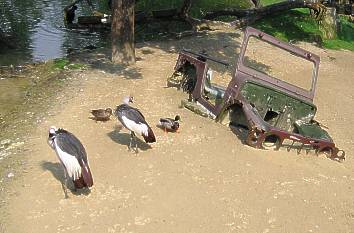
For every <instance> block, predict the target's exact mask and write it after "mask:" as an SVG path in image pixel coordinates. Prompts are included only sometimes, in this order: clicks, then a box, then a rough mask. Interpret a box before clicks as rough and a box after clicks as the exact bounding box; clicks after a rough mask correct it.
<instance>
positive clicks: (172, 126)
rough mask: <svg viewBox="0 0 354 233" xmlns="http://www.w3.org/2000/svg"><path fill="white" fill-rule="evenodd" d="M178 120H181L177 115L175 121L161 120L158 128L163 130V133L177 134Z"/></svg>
mask: <svg viewBox="0 0 354 233" xmlns="http://www.w3.org/2000/svg"><path fill="white" fill-rule="evenodd" d="M179 120H181V117H180V116H179V115H176V117H175V119H172V118H161V119H160V121H159V124H158V126H159V127H161V128H163V129H164V130H165V132H167V131H169V132H177V131H178V129H179V122H178V121H179Z"/></svg>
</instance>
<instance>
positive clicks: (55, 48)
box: [0, 0, 110, 123]
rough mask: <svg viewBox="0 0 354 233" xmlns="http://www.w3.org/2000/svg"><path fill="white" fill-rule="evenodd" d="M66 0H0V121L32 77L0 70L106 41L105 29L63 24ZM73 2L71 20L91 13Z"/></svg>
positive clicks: (101, 7) (83, 4)
mask: <svg viewBox="0 0 354 233" xmlns="http://www.w3.org/2000/svg"><path fill="white" fill-rule="evenodd" d="M70 2H71V1H69V0H66V1H64V0H56V1H51V0H44V1H43V0H0V33H1V34H2V35H3V37H2V38H6V40H4V39H2V40H0V123H1V118H2V117H4V116H5V115H6V114H8V113H9V112H11V111H12V109H14V108H15V107H16V106H17V105H19V104H20V103H22V102H23V100H24V98H25V95H26V92H27V89H28V88H29V87H30V86H31V85H33V78H32V79H29V78H28V77H26V75H21V73H20V74H19V75H16V76H12V75H8V74H9V73H8V72H3V70H9V69H10V70H11V67H15V68H14V69H16V67H17V66H22V65H24V64H26V63H33V62H43V61H47V60H50V59H54V58H59V57H65V56H66V55H67V54H68V52H69V51H71V52H73V51H80V50H81V49H83V48H85V47H88V46H90V47H92V46H94V47H104V46H106V45H107V44H108V43H109V37H110V36H109V32H107V31H89V30H73V29H68V28H66V27H65V24H64V19H63V9H64V7H65V6H66V5H67V4H69V3H70ZM93 3H94V6H95V9H96V10H99V11H101V12H105V13H107V12H108V7H107V5H106V4H105V3H106V2H105V1H93ZM77 6H78V9H77V11H76V18H75V21H76V20H77V16H80V15H90V14H91V11H90V9H89V6H88V4H87V2H86V1H82V2H81V3H79V4H78V5H77ZM75 21H74V22H75ZM4 35H5V36H4ZM4 41H5V42H6V43H5V42H4ZM16 70H17V69H16ZM10 73H11V72H10ZM17 74H18V73H17ZM39 78H40V77H39Z"/></svg>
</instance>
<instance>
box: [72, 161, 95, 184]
mask: <svg viewBox="0 0 354 233" xmlns="http://www.w3.org/2000/svg"><path fill="white" fill-rule="evenodd" d="M79 164H80V166H81V176H80V177H79V179H77V180H74V185H75V188H77V189H81V188H83V187H92V185H93V178H92V173H91V170H90V167H89V166H88V164H86V163H85V162H84V161H81V162H79Z"/></svg>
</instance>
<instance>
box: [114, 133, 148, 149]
mask: <svg viewBox="0 0 354 233" xmlns="http://www.w3.org/2000/svg"><path fill="white" fill-rule="evenodd" d="M107 135H108V137H110V138H111V139H112V141H114V142H116V143H119V144H121V145H126V146H127V147H129V143H130V133H122V132H120V131H117V130H114V131H112V132H109V133H107ZM135 142H136V143H137V144H138V148H139V149H140V150H143V151H146V150H148V149H151V148H152V147H151V146H150V145H149V144H147V143H145V142H144V141H142V140H141V139H140V138H138V137H135ZM133 146H135V144H134V142H133Z"/></svg>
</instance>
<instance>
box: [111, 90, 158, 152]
mask: <svg viewBox="0 0 354 233" xmlns="http://www.w3.org/2000/svg"><path fill="white" fill-rule="evenodd" d="M133 100H134V98H133V97H132V96H127V97H124V99H123V104H121V105H119V106H117V108H116V110H115V112H114V115H115V116H116V117H117V118H118V120H119V121H120V122H121V123H122V125H123V126H124V127H125V128H126V129H128V130H130V143H129V146H128V149H129V150H131V148H132V142H133V141H135V153H138V144H137V142H136V135H140V136H142V137H143V138H144V140H145V142H146V143H154V142H156V137H155V134H154V132H153V131H152V129H151V127H150V126H149V124H148V123H147V122H146V120H145V117H144V115H143V114H142V113H141V112H140V110H139V109H137V108H134V107H132V106H130V105H129V104H130V103H133Z"/></svg>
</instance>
